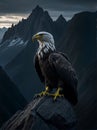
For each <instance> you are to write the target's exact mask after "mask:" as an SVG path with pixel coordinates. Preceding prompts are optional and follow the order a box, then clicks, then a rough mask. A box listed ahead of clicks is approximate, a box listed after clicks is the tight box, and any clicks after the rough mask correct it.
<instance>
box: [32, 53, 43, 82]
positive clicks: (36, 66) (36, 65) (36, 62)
mask: <svg viewBox="0 0 97 130" xmlns="http://www.w3.org/2000/svg"><path fill="white" fill-rule="evenodd" d="M34 65H35V69H36V72H37V73H38V76H39V78H40V80H41V82H44V81H45V79H44V76H43V75H42V72H41V69H40V65H39V60H38V56H37V54H36V55H35V57H34Z"/></svg>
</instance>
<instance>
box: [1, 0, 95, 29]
mask: <svg viewBox="0 0 97 130" xmlns="http://www.w3.org/2000/svg"><path fill="white" fill-rule="evenodd" d="M37 5H39V6H41V7H42V8H43V9H44V10H47V11H48V12H49V14H50V16H51V17H52V18H53V20H56V19H57V17H58V16H59V15H60V14H62V15H63V16H64V17H65V19H66V20H69V19H71V18H72V17H73V15H74V14H76V13H79V12H82V11H91V12H95V11H97V0H0V28H2V27H10V26H11V25H12V24H17V23H18V22H19V21H20V20H21V19H22V18H27V17H28V15H30V13H31V12H32V10H33V9H34V8H35V7H36V6H37Z"/></svg>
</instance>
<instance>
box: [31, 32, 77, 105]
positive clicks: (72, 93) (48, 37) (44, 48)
mask: <svg viewBox="0 0 97 130" xmlns="http://www.w3.org/2000/svg"><path fill="white" fill-rule="evenodd" d="M34 40H37V41H38V43H39V47H38V50H37V52H36V55H35V57H34V65H35V69H36V72H37V73H38V76H39V78H40V80H41V82H42V83H43V84H44V85H45V90H44V91H42V92H41V93H40V94H39V96H45V95H51V96H53V98H54V100H56V99H57V98H58V97H64V98H65V99H67V100H68V101H69V102H70V103H71V104H73V105H76V104H77V102H78V94H77V84H78V78H77V74H76V72H75V70H74V68H73V67H72V65H71V62H70V60H69V58H68V57H67V55H66V54H64V53H62V52H58V51H57V50H56V47H55V42H54V37H53V35H52V34H50V33H49V32H44V31H41V32H38V33H36V34H35V35H33V36H32V41H33V42H34ZM53 90H55V91H54V92H53V93H52V91H53Z"/></svg>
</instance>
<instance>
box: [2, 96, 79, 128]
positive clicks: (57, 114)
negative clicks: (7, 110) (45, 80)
mask: <svg viewBox="0 0 97 130" xmlns="http://www.w3.org/2000/svg"><path fill="white" fill-rule="evenodd" d="M76 123H77V120H76V117H75V114H74V111H73V108H72V106H71V104H70V103H69V102H68V101H67V100H66V99H64V98H57V100H56V101H54V100H53V98H52V97H48V96H47V97H41V98H40V97H37V98H35V99H33V100H32V102H31V103H30V104H29V105H28V106H27V107H26V108H25V109H24V110H23V111H18V112H17V113H16V114H15V115H14V116H13V117H12V118H11V119H10V120H8V121H7V122H6V123H5V124H4V125H3V127H2V128H1V130H73V129H75V125H76Z"/></svg>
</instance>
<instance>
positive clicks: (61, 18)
mask: <svg viewBox="0 0 97 130" xmlns="http://www.w3.org/2000/svg"><path fill="white" fill-rule="evenodd" d="M58 21H61V22H62V21H64V22H66V20H65V18H64V17H63V15H62V14H61V15H60V16H59V17H58V19H57V20H56V22H58Z"/></svg>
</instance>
